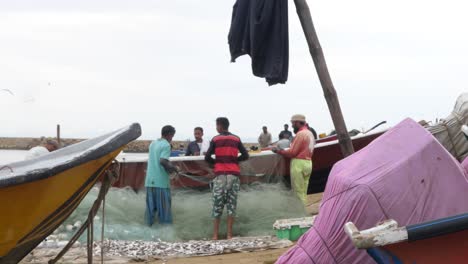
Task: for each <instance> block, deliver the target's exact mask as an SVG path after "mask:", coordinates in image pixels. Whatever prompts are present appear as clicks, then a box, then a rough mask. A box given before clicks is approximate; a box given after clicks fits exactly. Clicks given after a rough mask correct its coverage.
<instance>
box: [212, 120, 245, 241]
mask: <svg viewBox="0 0 468 264" xmlns="http://www.w3.org/2000/svg"><path fill="white" fill-rule="evenodd" d="M216 130H218V133H219V135H217V136H215V137H214V138H213V140H211V144H210V148H209V149H208V152H207V153H206V155H205V160H206V162H208V163H210V164H214V173H215V175H216V178H214V179H213V189H212V193H213V210H212V217H213V218H214V229H213V240H218V232H219V222H220V218H221V215H222V214H223V210H224V206H226V208H227V214H228V217H227V229H228V230H227V238H228V239H231V238H232V224H233V223H234V217H235V216H236V208H237V193H238V192H239V189H240V180H239V175H240V167H239V162H241V161H244V160H247V159H248V158H249V154H248V152H247V150H246V149H245V147H244V145H243V144H242V142H241V140H240V138H239V137H238V136H235V135H233V134H231V133H229V120H228V119H227V118H225V117H219V118H217V119H216ZM239 152H240V153H241V155H240V156H238V154H239ZM213 154H214V155H215V159H213V157H212V155H213Z"/></svg>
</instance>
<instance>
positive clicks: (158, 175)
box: [145, 139, 171, 188]
mask: <svg viewBox="0 0 468 264" xmlns="http://www.w3.org/2000/svg"><path fill="white" fill-rule="evenodd" d="M170 155H171V145H170V144H169V142H167V140H165V139H158V140H155V141H153V142H152V143H151V145H150V147H149V157H148V167H147V170H146V179H145V186H146V187H159V188H169V187H170V185H169V174H168V173H167V172H166V170H165V169H164V168H163V166H162V165H161V163H160V159H169V157H170Z"/></svg>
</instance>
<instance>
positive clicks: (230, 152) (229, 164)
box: [205, 132, 249, 175]
mask: <svg viewBox="0 0 468 264" xmlns="http://www.w3.org/2000/svg"><path fill="white" fill-rule="evenodd" d="M239 152H240V153H241V154H242V155H241V157H238V153H239ZM212 154H214V155H215V156H216V158H215V160H214V164H215V167H214V172H215V174H216V175H221V174H232V175H240V168H239V161H242V160H246V159H248V157H249V156H248V153H247V150H246V149H245V147H244V145H243V144H242V142H241V140H240V138H239V137H238V136H236V135H233V134H231V133H229V132H225V133H222V134H219V135H217V136H215V137H214V138H213V140H212V141H211V144H210V149H209V150H208V152H207V154H206V156H205V159H206V160H207V161H212V160H210V158H211V155H212Z"/></svg>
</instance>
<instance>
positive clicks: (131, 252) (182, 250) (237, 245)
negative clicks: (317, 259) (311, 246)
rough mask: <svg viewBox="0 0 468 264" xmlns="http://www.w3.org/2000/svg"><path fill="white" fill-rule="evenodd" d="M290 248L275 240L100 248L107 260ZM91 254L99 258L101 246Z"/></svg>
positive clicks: (138, 242)
mask: <svg viewBox="0 0 468 264" xmlns="http://www.w3.org/2000/svg"><path fill="white" fill-rule="evenodd" d="M291 245H292V242H291V241H289V240H277V239H276V238H274V237H269V236H266V237H243V238H235V239H232V240H219V241H210V240H192V241H186V242H164V241H142V240H136V241H122V240H105V241H104V247H103V248H104V253H105V255H106V256H126V257H134V258H138V257H148V256H151V257H169V258H171V257H191V256H208V255H218V254H223V253H231V252H247V251H249V252H250V251H259V250H265V249H269V248H284V247H289V246H291ZM94 254H95V255H100V254H101V245H100V243H95V244H94Z"/></svg>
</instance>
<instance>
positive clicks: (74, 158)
mask: <svg viewBox="0 0 468 264" xmlns="http://www.w3.org/2000/svg"><path fill="white" fill-rule="evenodd" d="M140 135H141V128H140V125H139V124H133V125H131V126H129V127H126V128H122V129H120V130H117V131H115V132H112V133H109V134H106V135H103V136H100V137H97V138H94V139H90V140H86V141H83V142H81V143H78V144H75V145H72V146H69V147H66V148H63V149H60V150H58V151H55V152H52V153H49V154H47V155H44V156H41V157H38V158H35V159H31V160H27V161H21V162H16V163H11V164H8V165H6V166H3V167H2V168H1V170H0V201H1V202H0V212H1V217H0V263H18V262H19V261H20V260H21V259H22V258H24V257H25V256H26V255H27V254H28V253H29V252H30V251H31V250H33V249H34V248H35V247H36V246H37V245H38V244H39V243H40V242H42V241H43V240H44V238H46V237H47V236H48V235H50V234H51V233H52V232H53V231H54V230H55V229H56V228H57V227H58V226H59V225H60V224H61V223H62V222H63V221H64V220H65V219H67V217H68V216H69V215H70V214H71V213H72V212H73V211H74V210H75V208H76V207H77V206H78V204H79V203H80V202H81V200H82V199H83V198H84V197H85V195H86V194H87V193H88V191H89V190H90V189H91V187H93V185H94V184H95V183H96V181H98V179H99V178H100V175H101V174H102V173H103V172H104V171H105V170H106V169H107V167H108V166H109V165H110V164H111V162H112V161H113V160H114V158H115V157H116V156H117V155H118V154H119V153H120V151H122V149H123V147H124V146H125V145H126V144H128V143H129V142H131V141H133V140H135V139H136V138H138V137H139V136H140Z"/></svg>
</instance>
